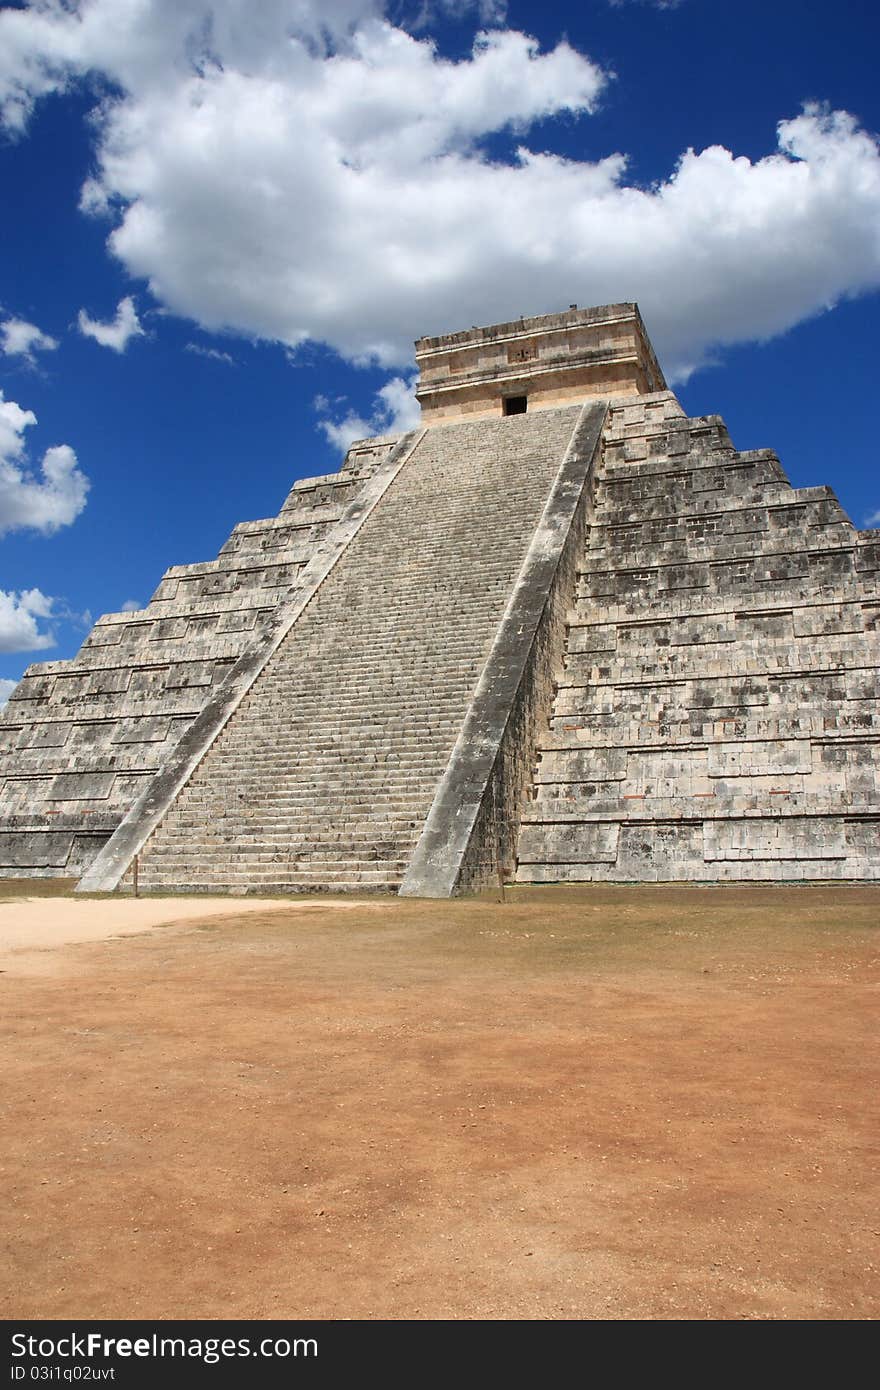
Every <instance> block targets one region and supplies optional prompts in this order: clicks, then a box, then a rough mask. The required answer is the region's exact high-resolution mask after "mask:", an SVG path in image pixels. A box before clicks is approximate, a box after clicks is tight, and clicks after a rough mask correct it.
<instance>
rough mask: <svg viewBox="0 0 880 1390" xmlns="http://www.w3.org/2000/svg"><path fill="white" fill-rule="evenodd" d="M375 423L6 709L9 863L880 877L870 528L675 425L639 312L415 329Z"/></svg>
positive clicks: (107, 884)
mask: <svg viewBox="0 0 880 1390" xmlns="http://www.w3.org/2000/svg"><path fill="white" fill-rule="evenodd" d="M416 348H417V353H416V357H417V362H418V364H419V367H420V371H421V384H420V389H419V393H418V395H419V400H420V403H421V406H422V424H421V428H419V429H418V430H415V431H413V432H412V433H410V434H407V435H404V436H402V437H400V438H381V439H370V440H362V441H360V442H358V443H356V444H355V445H353V446H352V448H351V449H350V450H349V452H348V455H347V456H346V459H345V462H344V464H343V466H342V468H341V469H340V471H339V472H338V473H337V474H332V475H328V476H324V477H319V478H310V479H306V480H305V481H303V482H298V483H296V484H295V485H294V487H293V489H292V490H291V493H290V496H289V497H288V499H287V501H286V502H285V504H284V506H283V507H282V509H281V511H280V512H279V513H278V515H277V516H276V517H272V518H269V519H268V520H264V521H256V522H245V523H242V524H241V525H239V526H237V527H236V528H235V530H234V531H233V532H232V535H231V536H230V538H229V540H228V541H227V543H226V545H225V546H224V547H223V549H222V550H221V552H220V555H219V556H218V558H217V559H216V560H212V561H209V562H207V563H203V564H192V565H184V566H177V567H175V568H173V569H170V570H168V571H167V572H166V573H165V575H164V576H163V578H162V581H161V583H160V585H159V587H158V589H157V590H156V593H155V594H154V596H153V598H152V600H151V601H150V603H149V604H148V606H147V607H146V608H145V609H143V610H141V611H140V612H136V613H116V614H109V615H107V616H105V617H103V618H101V619H100V620H99V621H98V622H97V623H96V625H95V627H94V629H93V630H92V632H91V633H90V635H89V637H88V638H87V640H86V642H85V643H84V644H83V647H82V649H81V650H80V652H79V654H78V655H77V656H76V657H75V658H74V659H73V660H72V661H58V662H42V663H38V664H36V665H33V666H31V667H29V668H28V670H27V672H26V673H25V676H24V678H23V679H22V681H21V682H20V684H19V686H18V687H17V689H16V690H15V691H14V693H13V695H12V697H11V699H10V701H9V703H8V705H7V707H6V709H5V710H4V711H3V713H2V715H0V748H2V752H0V757H2V774H3V782H2V789H0V875H5V876H22V875H34V876H51V875H58V876H71V875H75V876H77V877H78V878H79V879H80V887H81V888H83V889H86V890H91V891H112V890H114V889H117V888H120V887H121V888H122V889H128V888H130V887H131V886H132V884H133V882H134V880H135V877H136V879H137V883H138V885H139V888H140V889H141V890H172V889H173V890H188V891H232V892H249V891H253V892H271V891H276V892H287V891H301V890H305V891H307V890H322V889H323V890H331V891H348V890H355V891H364V890H367V889H377V890H385V891H398V892H401V893H409V894H417V895H424V896H432V897H444V896H449V895H452V894H454V893H459V892H464V891H468V890H472V889H475V888H479V887H480V886H482V885H485V884H487V883H489V882H497V881H498V878H499V876H501V877H505V878H508V879H509V878H515V879H516V880H517V881H519V882H523V883H528V882H554V881H572V880H574V881H584V880H596V879H598V880H605V881H624V882H625V881H636V882H638V881H644V880H653V881H657V880H661V881H663V880H669V881H681V880H687V881H698V882H714V881H725V880H739V881H797V880H816V879H818V880H821V879H832V878H833V879H858V880H866V879H877V878H880V805H878V795H877V793H878V783H880V681H878V652H880V638H878V623H880V585H878V573H877V571H878V557H880V533H878V532H876V531H861V532H860V531H857V530H856V529H855V528H854V527H853V526H852V524H851V523H850V521H849V520H848V518H847V517H846V515H845V514H844V512H843V510H842V508H841V507H840V504H839V503H838V502H837V500H836V498H835V497H834V494H833V493H832V491H831V490H830V488H825V487H820V488H800V489H795V488H792V487H791V485H790V484H789V482H788V480H787V479H786V477H785V474H784V473H783V471H782V468H781V467H780V464H779V461H778V460H777V458H776V456H775V455H774V454H773V453H772V452H770V451H769V450H764V449H762V450H753V451H750V452H748V453H739V452H737V450H736V449H735V448H734V447H733V445H732V443H731V441H730V438H729V436H728V434H727V431H726V429H725V427H724V423H723V421H722V420H721V419H720V418H719V417H718V416H705V417H700V418H698V419H689V418H687V417H686V416H685V414H684V412H683V411H682V409H681V407H680V405H679V404H678V402H677V401H676V399H675V397H674V395H673V394H672V393H671V392H669V391H668V390H667V389H666V385H665V382H664V380H663V376H662V373H661V371H660V368H659V366H658V364H657V361H656V359H655V356H654V353H653V351H652V349H651V346H650V343H649V342H648V339H647V337H646V335H645V331H644V327H643V325H642V322H641V318H640V316H639V313H638V310H637V308H636V307H635V306H634V305H631V304H616V305H610V306H606V307H604V308H598V309H586V310H585V309H576V308H572V309H571V310H569V311H568V312H566V313H563V314H555V315H546V316H543V317H539V318H530V319H520V320H517V321H515V322H512V323H505V324H497V325H494V326H492V327H490V328H483V329H473V330H469V331H467V332H462V333H456V334H452V335H449V336H445V337H439V338H423V339H420V340H419V342H418V343H417V344H416Z"/></svg>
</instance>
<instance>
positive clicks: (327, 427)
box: [315, 376, 421, 453]
mask: <svg viewBox="0 0 880 1390" xmlns="http://www.w3.org/2000/svg"><path fill="white" fill-rule="evenodd" d="M417 382H418V378H417V377H410V378H409V379H405V378H404V377H400V376H395V377H392V378H391V380H390V381H386V383H385V385H384V386H382V387H381V388H380V389H379V390H378V391H377V392H376V395H375V398H374V405H373V409H372V411H371V412H370V416H369V418H368V419H364V417H363V416H362V415H358V414H357V413H356V412H355V411H353V410H349V411H347V412H346V413H345V415H343V417H342V419H337V420H334V419H333V418H332V415H333V414H336V415H339V413H340V410H339V407H340V405H343V404H344V402H342V401H338V400H337V401H328V400H327V398H326V397H325V396H318V397H317V399H316V400H315V409H316V410H317V412H318V414H319V416H323V417H324V418H323V419H320V420H319V422H318V424H319V428H320V429H321V430H322V431H323V433H324V434H325V435H326V436H327V438H328V439H329V441H330V443H331V444H333V445H334V446H335V447H336V448H337V449H339V450H341V452H342V453H344V452H345V451H346V449H348V448H349V446H350V445H351V444H352V443H353V442H354V440H355V439H368V438H370V437H371V436H373V435H377V434H405V433H406V431H407V430H414V429H415V428H416V427H417V426H418V424H419V422H420V420H421V409H420V407H419V403H418V401H417V400H416V385H417Z"/></svg>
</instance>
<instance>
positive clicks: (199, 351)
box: [184, 343, 235, 367]
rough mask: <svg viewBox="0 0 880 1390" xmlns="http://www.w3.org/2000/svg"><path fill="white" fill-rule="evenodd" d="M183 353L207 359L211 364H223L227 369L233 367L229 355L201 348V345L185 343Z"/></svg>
mask: <svg viewBox="0 0 880 1390" xmlns="http://www.w3.org/2000/svg"><path fill="white" fill-rule="evenodd" d="M184 352H194V353H195V354H196V356H197V357H207V358H208V359H209V360H210V361H211V362H223V363H224V364H225V365H226V366H227V367H234V366H235V358H234V357H233V356H232V354H231V353H228V352H221V351H220V349H219V348H212V347H203V346H202V344H201V343H187V344H186V346H185V347H184Z"/></svg>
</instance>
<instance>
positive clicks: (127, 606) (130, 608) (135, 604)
mask: <svg viewBox="0 0 880 1390" xmlns="http://www.w3.org/2000/svg"><path fill="white" fill-rule="evenodd" d="M143 606H144V605H143V604H142V603H141V601H140V599H136V598H127V599H126V600H125V603H122V604H120V605H119V611H120V613H139V612H140V610H141V609H142V608H143Z"/></svg>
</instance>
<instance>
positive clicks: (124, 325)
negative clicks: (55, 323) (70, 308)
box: [77, 295, 144, 352]
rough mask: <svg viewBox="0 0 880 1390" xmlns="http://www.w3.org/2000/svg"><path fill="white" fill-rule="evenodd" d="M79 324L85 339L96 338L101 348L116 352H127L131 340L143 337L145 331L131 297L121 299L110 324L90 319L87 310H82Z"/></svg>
mask: <svg viewBox="0 0 880 1390" xmlns="http://www.w3.org/2000/svg"><path fill="white" fill-rule="evenodd" d="M77 322H78V324H79V331H80V333H82V335H83V337H85V338H94V340H95V342H96V343H100V344H101V347H106V348H112V349H113V351H114V352H125V349H126V348H127V347H128V344H129V343H130V341H131V339H132V338H139V337H141V336H142V335H143V331H144V330H143V329H142V328H141V325H140V320H139V318H138V316H137V311H136V310H135V307H134V300H133V299H132V297H131V295H126V297H125V299H120V301H119V303H118V304H117V306H116V317H115V319H111V320H110V322H109V323H101V322H100V320H99V319H93V318H89V315H88V314H87V313H86V311H85V309H80V311H79V318H78V320H77Z"/></svg>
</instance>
